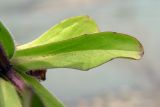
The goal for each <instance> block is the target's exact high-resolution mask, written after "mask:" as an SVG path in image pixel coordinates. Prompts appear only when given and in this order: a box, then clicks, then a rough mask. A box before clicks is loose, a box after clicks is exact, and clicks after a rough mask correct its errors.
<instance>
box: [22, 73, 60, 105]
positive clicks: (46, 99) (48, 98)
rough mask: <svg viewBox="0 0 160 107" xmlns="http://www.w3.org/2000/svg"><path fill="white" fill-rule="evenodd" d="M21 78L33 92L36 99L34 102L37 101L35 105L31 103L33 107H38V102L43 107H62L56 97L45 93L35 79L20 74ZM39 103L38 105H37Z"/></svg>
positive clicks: (45, 90)
mask: <svg viewBox="0 0 160 107" xmlns="http://www.w3.org/2000/svg"><path fill="white" fill-rule="evenodd" d="M20 74H21V76H22V78H23V79H24V80H25V81H26V83H27V84H28V85H29V86H31V87H32V88H33V90H34V92H35V93H34V97H35V98H37V99H34V101H37V102H35V103H32V106H33V107H39V106H34V105H39V103H40V100H41V101H42V104H43V105H44V106H45V107H63V104H62V103H61V102H60V101H59V100H57V98H56V97H54V96H53V95H52V94H51V93H50V92H48V91H47V89H45V88H44V87H43V86H42V85H41V84H40V83H39V81H37V80H36V79H35V78H33V77H31V76H28V75H26V74H23V73H20ZM38 102H39V103H38ZM42 107H43V106H42Z"/></svg>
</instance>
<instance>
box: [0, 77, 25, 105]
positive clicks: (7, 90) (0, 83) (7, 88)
mask: <svg viewBox="0 0 160 107" xmlns="http://www.w3.org/2000/svg"><path fill="white" fill-rule="evenodd" d="M0 107H22V105H21V102H20V98H19V96H18V94H17V92H16V90H15V88H14V86H12V85H11V84H10V83H9V82H7V81H5V80H3V79H0Z"/></svg>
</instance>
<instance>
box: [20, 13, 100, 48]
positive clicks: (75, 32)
mask: <svg viewBox="0 0 160 107" xmlns="http://www.w3.org/2000/svg"><path fill="white" fill-rule="evenodd" d="M96 32H99V29H98V26H97V25H96V23H95V22H94V20H93V19H91V18H90V17H89V16H77V17H72V18H68V19H65V20H64V21H62V22H60V23H59V24H57V25H55V26H53V27H52V28H51V29H49V30H48V31H47V32H45V33H44V34H42V36H40V37H39V38H38V39H36V40H34V41H32V42H30V43H27V44H24V45H22V46H19V47H18V48H20V49H24V48H28V47H35V46H39V45H43V44H48V43H53V42H58V41H62V40H67V39H71V38H74V37H78V36H80V35H83V34H90V33H96Z"/></svg>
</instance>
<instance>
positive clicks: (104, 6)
mask: <svg viewBox="0 0 160 107" xmlns="http://www.w3.org/2000/svg"><path fill="white" fill-rule="evenodd" d="M159 10H160V0H0V20H2V21H3V22H4V23H5V25H6V26H7V27H8V28H9V29H10V31H11V32H12V34H13V36H14V38H15V40H16V43H17V44H23V43H26V42H28V41H31V40H33V39H35V38H36V37H38V36H40V35H41V34H42V33H43V32H45V31H46V30H48V29H49V28H50V27H52V26H53V25H55V24H57V23H58V22H60V21H61V20H63V19H65V18H68V17H72V16H77V15H89V16H91V17H92V18H93V19H95V21H96V22H97V24H98V25H99V27H100V29H101V30H102V31H116V32H122V33H127V34H131V35H134V37H136V38H138V39H139V40H140V41H141V43H142V44H143V45H144V48H145V55H144V57H143V59H142V60H139V61H131V60H125V59H117V60H113V61H111V62H109V63H106V64H104V65H103V66H100V67H97V68H95V69H92V70H90V71H88V72H81V71H78V70H73V69H52V70H49V71H48V73H47V80H46V81H45V82H42V84H43V85H44V86H46V87H47V88H48V89H49V90H50V91H51V92H52V93H54V94H55V95H56V96H57V97H59V98H60V99H61V100H62V101H64V102H65V103H66V104H68V106H73V107H75V105H74V103H75V102H78V101H79V100H80V99H92V98H94V97H96V96H100V97H101V96H103V95H108V94H109V95H111V96H112V95H115V94H116V93H117V94H116V95H119V93H120V94H123V92H125V93H126V92H128V91H131V92H132V91H135V90H136V92H137V91H138V92H139V93H140V94H141V95H142V96H143V97H142V98H141V100H140V103H142V104H143V105H144V104H146V105H145V107H159V106H157V105H156V102H153V101H155V99H157V100H158V101H159V99H158V98H159V95H160V94H159V93H160V91H159V90H160V72H159V70H160V69H159V67H160V64H159V56H160V49H159V46H160V11H159ZM157 97H158V98H157ZM144 99H147V100H145V103H143V101H142V100H144ZM148 99H149V101H152V103H151V104H153V105H151V104H150V103H149V104H150V105H149V104H148ZM158 101H157V102H158ZM154 104H155V105H154ZM157 104H158V103H157ZM90 107H91V106H90ZM97 107H98V106H97ZM99 107H102V106H99Z"/></svg>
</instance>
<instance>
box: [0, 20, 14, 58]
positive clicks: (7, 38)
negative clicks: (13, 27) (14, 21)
mask: <svg viewBox="0 0 160 107" xmlns="http://www.w3.org/2000/svg"><path fill="white" fill-rule="evenodd" d="M0 44H1V45H2V46H3V48H4V50H5V52H6V54H7V56H8V58H11V57H12V56H13V54H14V50H15V46H14V41H13V38H12V37H11V35H10V33H9V32H8V30H7V29H6V28H5V26H4V25H3V24H2V23H1V22H0Z"/></svg>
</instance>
